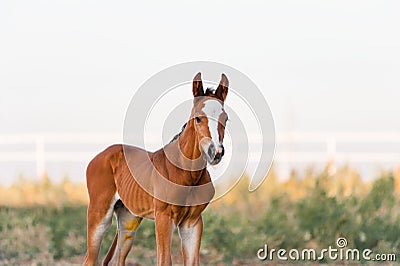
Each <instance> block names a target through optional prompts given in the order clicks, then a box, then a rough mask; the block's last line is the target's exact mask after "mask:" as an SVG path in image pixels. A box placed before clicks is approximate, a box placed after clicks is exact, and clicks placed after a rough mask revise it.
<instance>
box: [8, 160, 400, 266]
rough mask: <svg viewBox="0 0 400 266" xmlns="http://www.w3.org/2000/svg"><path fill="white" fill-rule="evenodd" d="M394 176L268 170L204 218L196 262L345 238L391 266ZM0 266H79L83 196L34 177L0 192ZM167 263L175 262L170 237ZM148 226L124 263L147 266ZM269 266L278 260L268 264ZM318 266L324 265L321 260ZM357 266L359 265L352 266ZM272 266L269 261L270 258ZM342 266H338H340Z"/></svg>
mask: <svg viewBox="0 0 400 266" xmlns="http://www.w3.org/2000/svg"><path fill="white" fill-rule="evenodd" d="M399 182H400V175H399V173H392V172H386V173H382V174H381V175H380V176H379V177H377V179H375V180H374V181H373V182H363V181H361V178H360V176H359V175H358V174H357V173H356V172H355V171H353V170H352V169H350V168H348V167H344V168H342V169H340V170H339V171H337V173H336V174H335V175H333V176H332V175H329V174H328V171H322V172H315V171H313V170H311V169H310V170H309V171H307V172H306V173H304V174H302V175H299V174H297V173H296V172H293V173H292V175H291V177H290V178H289V179H288V180H287V181H278V178H277V177H276V176H275V175H274V173H273V172H272V173H271V174H270V176H269V177H268V179H267V181H266V182H265V183H264V184H263V185H262V187H261V188H260V189H258V190H257V191H256V192H254V193H249V192H247V183H248V182H247V180H246V179H244V180H243V181H242V182H240V183H239V184H238V185H237V186H236V187H235V189H234V190H233V191H231V192H230V193H229V194H228V195H227V196H226V197H224V198H222V199H221V200H218V201H216V202H214V203H212V204H211V206H210V207H209V208H208V209H207V210H206V212H205V213H204V223H205V227H204V234H203V240H202V248H201V261H202V263H203V264H205V265H232V264H234V265H258V264H260V263H261V262H260V261H259V260H258V259H257V251H258V250H259V249H260V248H262V247H264V244H268V246H269V247H272V248H276V249H279V248H284V249H292V248H299V249H304V248H314V249H316V250H317V251H320V250H321V249H323V248H328V246H334V247H336V239H337V238H339V237H345V238H346V240H347V242H348V245H347V247H348V248H357V249H359V250H363V249H366V248H368V249H371V250H373V252H374V254H376V253H381V254H396V255H397V256H396V260H397V262H400V255H399V252H400V196H399V195H400V189H399V188H400V184H399ZM0 200H1V201H0V203H1V207H0V264H1V265H21V264H22V265H25V264H29V265H31V264H34V265H54V264H59V265H70V264H80V263H81V262H82V260H83V256H84V254H85V249H86V246H85V245H86V206H87V205H86V203H87V197H86V191H85V186H84V185H83V184H80V185H76V184H71V183H70V182H68V180H65V181H64V182H62V183H60V184H52V183H51V182H50V181H49V179H48V178H46V177H44V178H43V180H42V181H41V182H38V183H30V182H27V181H26V180H23V179H21V180H20V182H19V183H18V184H15V185H14V186H13V187H7V188H5V187H0ZM114 232H115V221H114V222H113V225H112V228H111V229H110V230H109V232H108V234H107V236H106V238H105V240H104V242H103V246H102V255H104V254H105V253H106V251H107V249H108V247H109V245H110V243H111V241H112V238H113V236H114ZM172 246H173V260H174V263H175V264H181V263H182V259H181V255H180V247H179V246H180V243H179V238H178V236H177V234H176V233H175V234H174V238H173V241H172ZM155 255H156V252H155V233H154V223H153V222H152V221H144V222H143V223H142V224H141V226H140V228H139V230H138V233H137V235H136V240H135V244H134V248H133V250H132V251H131V253H130V255H129V264H130V265H136V264H139V265H154V264H155ZM278 262H279V261H278ZM320 262H326V263H333V261H332V260H329V259H327V258H324V259H322V260H321V261H320ZM360 262H363V259H361V261H360ZM273 263H275V264H276V263H277V261H276V260H274V262H273ZM343 263H344V262H343Z"/></svg>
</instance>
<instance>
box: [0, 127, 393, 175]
mask: <svg viewBox="0 0 400 266" xmlns="http://www.w3.org/2000/svg"><path fill="white" fill-rule="evenodd" d="M276 136H277V137H276V142H277V145H276V147H277V148H276V154H275V163H276V164H292V163H325V162H327V161H328V160H330V161H334V162H336V163H340V162H343V163H344V162H347V163H349V164H351V163H374V164H391V165H398V164H400V133H399V132H336V133H335V132H282V133H277V134H276ZM252 139H257V138H253V137H251V136H250V137H249V141H250V143H249V144H250V145H261V143H251V140H252ZM121 142H122V135H121V134H98V133H96V134H12V135H11V134H10V135H0V165H1V164H3V163H19V162H35V165H36V175H37V176H41V175H42V174H43V173H44V172H45V169H46V164H48V163H54V162H56V163H59V162H84V163H87V162H89V161H90V159H91V158H92V157H93V156H94V155H95V154H96V153H98V152H99V151H100V150H101V149H103V148H105V147H106V146H108V145H110V144H112V143H121ZM57 145H59V146H63V147H65V146H66V145H67V146H68V145H71V146H73V147H76V148H75V150H74V149H72V150H71V149H64V148H59V149H58V150H57V149H54V147H56V146H57ZM298 145H299V146H305V145H306V146H307V145H309V146H310V147H311V146H312V145H315V146H318V147H317V148H316V149H308V148H304V147H303V148H296V146H298ZM338 145H342V146H357V145H358V146H363V147H365V146H368V145H373V146H374V147H373V148H371V149H370V150H365V149H364V150H363V151H357V150H354V151H351V150H350V151H349V150H348V149H347V150H346V151H341V150H340V149H338V148H337V147H338ZM396 145H397V146H396ZM49 146H53V148H52V149H49V148H48V147H49ZM377 146H378V148H377ZM380 146H382V147H388V146H390V147H392V149H389V151H388V149H387V148H382V149H380V148H379V147H380ZM15 147H18V149H15ZM88 147H90V148H88ZM321 147H322V148H321ZM393 147H395V149H394V151H393ZM396 147H397V149H396Z"/></svg>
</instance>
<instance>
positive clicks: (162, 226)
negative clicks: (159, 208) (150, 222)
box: [155, 213, 174, 266]
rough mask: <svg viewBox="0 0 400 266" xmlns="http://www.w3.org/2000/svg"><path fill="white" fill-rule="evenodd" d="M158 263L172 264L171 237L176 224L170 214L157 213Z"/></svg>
mask: <svg viewBox="0 0 400 266" xmlns="http://www.w3.org/2000/svg"><path fill="white" fill-rule="evenodd" d="M155 223H156V242H157V265H160V266H161V265H162V266H164V265H172V261H171V237H172V231H173V229H174V224H173V222H172V219H171V217H169V215H168V214H164V213H156V215H155Z"/></svg>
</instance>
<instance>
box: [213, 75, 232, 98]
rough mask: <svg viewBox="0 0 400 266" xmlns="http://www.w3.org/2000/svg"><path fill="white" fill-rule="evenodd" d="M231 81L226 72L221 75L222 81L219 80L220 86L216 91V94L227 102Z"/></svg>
mask: <svg viewBox="0 0 400 266" xmlns="http://www.w3.org/2000/svg"><path fill="white" fill-rule="evenodd" d="M228 87H229V81H228V78H227V77H226V76H225V74H224V73H222V75H221V81H220V82H219V85H218V88H217V90H216V91H215V95H216V96H217V97H218V98H219V99H220V100H221V101H223V102H225V99H226V95H228Z"/></svg>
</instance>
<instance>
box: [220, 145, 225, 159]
mask: <svg viewBox="0 0 400 266" xmlns="http://www.w3.org/2000/svg"><path fill="white" fill-rule="evenodd" d="M221 149H222V152H221V157H222V156H224V154H225V148H224V146H223V145H221Z"/></svg>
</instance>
